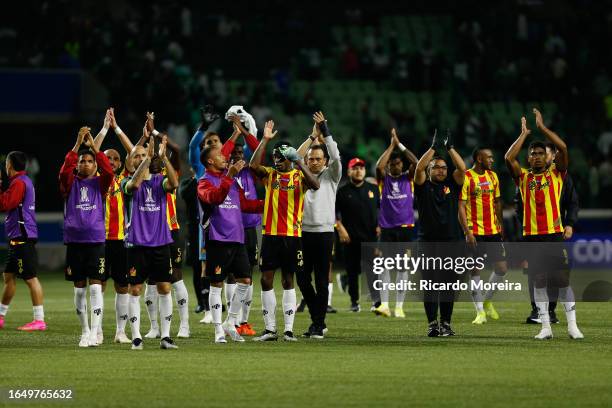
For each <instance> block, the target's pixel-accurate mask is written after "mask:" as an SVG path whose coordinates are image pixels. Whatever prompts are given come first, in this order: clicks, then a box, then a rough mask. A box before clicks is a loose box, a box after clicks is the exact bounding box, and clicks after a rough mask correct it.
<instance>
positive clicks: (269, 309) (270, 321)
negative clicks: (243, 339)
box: [261, 289, 276, 332]
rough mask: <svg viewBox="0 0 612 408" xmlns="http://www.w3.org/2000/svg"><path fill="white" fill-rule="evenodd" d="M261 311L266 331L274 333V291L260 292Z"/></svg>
mask: <svg viewBox="0 0 612 408" xmlns="http://www.w3.org/2000/svg"><path fill="white" fill-rule="evenodd" d="M261 310H262V312H263V319H264V325H265V326H266V330H269V331H273V332H275V331H276V295H275V294H274V289H270V290H262V291H261Z"/></svg>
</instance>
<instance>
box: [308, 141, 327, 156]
mask: <svg viewBox="0 0 612 408" xmlns="http://www.w3.org/2000/svg"><path fill="white" fill-rule="evenodd" d="M308 150H310V151H312V150H320V151H322V152H323V157H325V158H326V159H327V160H329V153H328V152H327V146H325V145H320V144H318V145H314V146H310V148H309V149H308Z"/></svg>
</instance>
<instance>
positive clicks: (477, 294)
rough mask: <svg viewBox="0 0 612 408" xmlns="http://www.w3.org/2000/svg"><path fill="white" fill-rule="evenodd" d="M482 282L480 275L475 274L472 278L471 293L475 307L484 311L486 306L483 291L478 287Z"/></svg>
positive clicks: (479, 310)
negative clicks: (484, 305) (483, 302)
mask: <svg viewBox="0 0 612 408" xmlns="http://www.w3.org/2000/svg"><path fill="white" fill-rule="evenodd" d="M479 282H480V275H474V276H472V278H471V282H470V286H471V288H470V294H471V295H472V301H473V302H474V307H475V308H476V311H477V312H482V311H483V310H484V307H483V305H482V301H483V299H482V291H481V290H480V289H478V284H479Z"/></svg>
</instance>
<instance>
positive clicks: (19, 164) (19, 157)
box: [6, 150, 28, 171]
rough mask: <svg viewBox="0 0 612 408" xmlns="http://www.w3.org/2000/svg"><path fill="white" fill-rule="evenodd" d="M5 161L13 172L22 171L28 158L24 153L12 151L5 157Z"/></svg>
mask: <svg viewBox="0 0 612 408" xmlns="http://www.w3.org/2000/svg"><path fill="white" fill-rule="evenodd" d="M6 160H7V161H8V162H10V163H11V167H12V168H13V170H15V171H24V170H25V169H26V166H27V164H28V156H26V154H25V153H24V152H20V151H17V150H13V151H12V152H10V153H9V154H8V155H7V156H6Z"/></svg>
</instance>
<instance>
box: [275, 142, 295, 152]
mask: <svg viewBox="0 0 612 408" xmlns="http://www.w3.org/2000/svg"><path fill="white" fill-rule="evenodd" d="M281 146H287V147H293V146H291V143H289V142H288V141H286V140H281V141H279V142H276V144H275V145H274V149H278V148H279V147H281ZM274 149H272V150H274Z"/></svg>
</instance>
